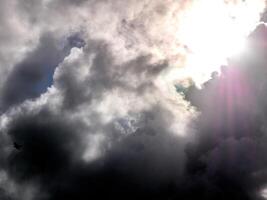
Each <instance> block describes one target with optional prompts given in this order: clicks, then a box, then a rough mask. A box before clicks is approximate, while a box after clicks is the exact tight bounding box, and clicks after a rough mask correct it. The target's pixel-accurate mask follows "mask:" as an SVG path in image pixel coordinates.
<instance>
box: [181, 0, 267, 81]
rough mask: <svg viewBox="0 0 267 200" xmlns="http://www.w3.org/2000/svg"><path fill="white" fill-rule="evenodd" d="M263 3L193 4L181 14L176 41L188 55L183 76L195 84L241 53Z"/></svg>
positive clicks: (209, 0)
mask: <svg viewBox="0 0 267 200" xmlns="http://www.w3.org/2000/svg"><path fill="white" fill-rule="evenodd" d="M264 7H265V3H264V1H263V0H246V1H245V0H235V1H233V0H232V1H230V0H229V1H226V0H225V1H223V0H197V1H194V3H193V4H192V6H191V7H190V8H189V10H188V11H187V12H186V13H185V17H184V20H183V21H182V22H181V24H180V31H179V37H180V39H181V40H182V43H183V44H185V46H186V48H187V50H188V55H187V59H186V60H187V61H186V64H185V65H186V68H185V69H186V70H187V73H188V74H189V76H190V77H191V78H193V80H194V81H195V82H196V83H197V84H199V83H202V82H203V81H205V80H207V77H209V76H210V73H211V72H212V71H214V70H218V69H219V67H220V66H221V65H222V64H225V63H226V61H227V58H229V57H230V56H233V55H237V54H239V53H241V52H242V51H243V50H244V49H245V47H246V37H247V35H248V34H249V33H250V32H251V31H252V30H253V28H255V25H256V24H257V22H259V20H260V14H261V12H262V11H263V10H264Z"/></svg>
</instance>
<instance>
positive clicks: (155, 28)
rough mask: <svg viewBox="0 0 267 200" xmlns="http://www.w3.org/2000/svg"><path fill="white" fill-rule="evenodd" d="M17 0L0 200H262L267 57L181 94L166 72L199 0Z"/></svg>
mask: <svg viewBox="0 0 267 200" xmlns="http://www.w3.org/2000/svg"><path fill="white" fill-rule="evenodd" d="M10 2H11V1H10ZM10 2H7V1H2V2H1V5H3V7H4V6H5V8H6V9H3V11H5V10H9V11H14V19H15V20H14V21H15V22H16V23H18V24H20V23H21V24H23V25H21V26H22V27H23V28H21V29H22V31H21V32H19V33H18V35H14V36H13V35H12V34H11V35H9V34H8V33H10V32H12V30H13V29H14V30H16V29H19V27H16V23H15V22H14V21H11V22H9V21H8V20H1V19H3V18H4V17H1V19H0V23H1V24H3V25H4V24H7V25H5V27H6V28H5V32H4V34H3V35H4V36H3V37H2V36H1V33H0V42H1V44H3V45H4V46H6V47H7V48H10V49H11V51H10V52H11V53H10V52H9V53H10V54H13V53H14V54H17V55H18V56H17V57H14V59H11V57H10V58H9V57H8V55H9V53H6V52H4V51H3V52H4V53H3V54H0V63H1V65H4V63H5V62H7V63H9V65H8V67H4V68H3V72H4V71H7V73H6V75H5V77H4V79H3V86H2V88H1V91H0V94H1V95H0V99H1V112H2V114H1V117H0V133H1V135H0V140H1V142H0V151H1V153H0V158H1V159H0V168H1V170H0V197H2V198H3V199H4V198H7V199H14V200H16V199H23V200H24V199H25V200H26V199H27V200H29V199H37V200H38V199H40V200H54V199H56V200H60V199H64V200H68V199H88V198H92V199H107V198H111V197H112V198H116V199H261V198H262V197H261V195H260V191H261V190H262V189H264V187H265V184H266V159H264V156H265V153H266V147H265V143H266V134H265V132H266V130H265V129H266V127H265V97H266V96H265V93H264V88H265V86H266V84H265V82H266V81H264V79H265V76H264V75H263V74H264V73H263V72H264V68H261V66H265V63H266V60H265V59H264V57H261V54H257V55H256V54H254V55H253V54H251V56H245V59H244V60H241V61H236V60H231V62H230V64H233V63H234V64H236V63H238V64H239V65H240V66H239V65H238V66H239V67H237V71H238V72H239V71H240V72H241V73H240V74H242V77H238V78H236V77H234V76H236V74H235V73H236V72H235V71H231V70H229V71H227V72H225V73H226V74H222V75H221V76H220V77H214V79H212V80H210V81H208V82H207V83H206V84H205V86H204V88H203V89H197V88H195V87H194V85H192V86H191V88H188V89H187V90H185V91H183V92H185V94H182V95H181V94H179V93H177V92H176V91H175V87H174V85H173V82H168V80H165V78H166V76H164V75H165V73H167V72H168V70H171V69H173V68H174V64H173V63H174V61H175V60H177V57H178V58H180V59H181V60H182V59H183V54H182V53H181V48H182V47H181V46H182V44H180V43H179V41H178V40H177V29H176V28H175V26H173V25H172V24H176V23H177V24H178V22H179V20H180V19H179V17H178V13H179V11H182V9H184V8H185V7H186V5H187V3H190V1H181V2H179V3H177V2H175V1H167V2H166V3H165V2H164V3H163V2H161V1H158V0H157V1H153V2H151V1H132V0H131V1H127V2H125V1H122V0H118V1H112V2H111V1H104V0H103V1H91V0H88V1H85V0H81V1H62V0H56V1H49V0H46V1H45V0H44V1H38V2H37V1H31V0H23V1H16V0H14V1H12V3H10ZM1 8H2V7H1ZM1 8H0V9H1ZM1 15H3V16H6V15H7V14H6V12H3V13H1ZM25 27H32V34H29V33H30V32H31V31H29V30H28V29H27V28H25ZM167 27H169V29H167ZM24 29H25V30H24ZM170 29H171V30H170ZM26 35H27V36H26ZM16 37H19V38H20V39H19V40H16V39H14V38H16ZM1 38H3V39H2V40H3V41H2V40H1ZM6 38H8V40H10V41H12V40H14V41H20V40H21V41H20V42H18V44H17V45H18V48H19V47H24V50H23V51H18V50H16V49H14V47H16V45H15V43H16V42H14V43H8V42H6V40H7V39H6ZM256 38H257V37H256ZM170 49H175V50H170ZM176 49H177V50H176ZM254 50H255V52H256V50H257V52H263V51H264V49H260V48H258V47H257V46H256V47H255V49H254ZM1 56H2V57H4V58H6V59H7V58H8V59H11V60H12V62H11V61H10V62H8V61H6V60H2V59H1ZM255 56H258V57H255ZM259 58H260V59H261V60H260V61H262V62H259ZM8 59H7V60H8ZM181 62H182V61H181ZM250 65H252V66H258V68H257V69H258V70H252V69H251V68H249V66H250ZM1 72H2V67H1ZM243 76H244V77H243ZM241 78H244V79H241ZM244 80H246V81H244ZM260 80H262V81H260ZM233 85H234V86H236V87H240V88H241V89H242V92H243V93H238V92H240V91H236V90H233V89H232V88H233V87H232V86H233ZM221 86H227V87H224V88H223V90H222V88H221ZM222 91H223V92H222ZM184 97H185V98H184ZM230 97H231V99H232V102H233V104H231V106H232V107H231V110H229V104H228V99H229V98H230ZM244 99H246V101H244ZM197 110H198V111H199V112H201V113H200V114H199V112H198V111H197ZM198 115H199V117H197V116H198ZM14 142H16V143H17V144H19V145H21V146H22V147H21V149H16V148H13V143H14ZM1 195H2V196H1Z"/></svg>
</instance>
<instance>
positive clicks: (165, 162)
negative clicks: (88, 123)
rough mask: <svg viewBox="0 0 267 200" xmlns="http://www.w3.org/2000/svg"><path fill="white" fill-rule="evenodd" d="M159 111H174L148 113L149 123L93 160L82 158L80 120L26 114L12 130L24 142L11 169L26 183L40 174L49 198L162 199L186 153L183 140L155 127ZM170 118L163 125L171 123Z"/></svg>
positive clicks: (11, 161) (146, 120)
mask: <svg viewBox="0 0 267 200" xmlns="http://www.w3.org/2000/svg"><path fill="white" fill-rule="evenodd" d="M158 112H161V116H160V117H163V116H165V115H168V113H166V114H165V113H164V112H165V111H164V110H162V108H159V107H158V108H154V109H153V110H151V111H147V112H146V113H143V121H142V123H143V125H142V126H140V128H139V129H138V130H137V131H136V132H135V133H134V134H131V135H129V136H126V137H124V138H122V139H121V140H115V141H111V142H112V148H111V149H109V150H108V151H107V152H106V155H105V156H104V157H103V158H101V159H99V160H97V161H95V162H92V163H85V162H84V161H82V160H81V159H79V156H78V155H80V153H81V150H82V147H83V146H84V145H83V141H82V140H81V138H80V137H81V135H79V128H80V127H81V126H79V125H78V124H77V123H75V124H68V123H67V121H66V120H63V119H62V118H60V117H59V116H52V115H51V113H49V112H47V111H41V112H40V113H38V114H37V115H32V114H29V115H25V114H23V115H22V116H18V117H17V118H16V119H14V121H13V122H12V124H11V126H10V128H9V131H8V133H9V134H10V136H11V137H12V139H13V140H14V141H18V142H19V143H21V144H22V145H23V147H22V150H21V151H16V150H14V152H13V153H12V154H11V155H10V158H9V165H8V171H9V173H10V174H11V177H12V178H14V179H15V180H17V181H18V182H19V183H20V184H23V183H24V182H25V181H29V180H32V181H35V180H38V181H39V183H41V188H42V190H43V191H45V192H47V194H48V195H49V198H48V199H58V200H59V199H73V198H75V199H87V198H98V199H104V198H108V197H110V196H112V197H116V198H117V199H124V198H127V199H136V198H142V199H143V198H144V197H147V198H155V199H162V198H164V196H165V195H168V190H169V189H170V190H171V189H172V187H173V185H175V184H176V183H177V182H179V178H180V177H181V174H182V171H183V159H184V153H183V151H182V145H181V142H182V140H181V141H179V140H177V138H176V137H175V136H174V135H172V134H170V133H168V132H166V130H164V129H163V128H162V130H155V129H154V128H153V126H152V124H151V123H152V121H153V120H154V119H153V118H154V117H155V116H157V115H158V114H159V113H158ZM164 121H165V120H164V119H163V120H162V124H161V127H164V126H165V124H164V123H167V124H168V122H167V121H166V122H164ZM66 123H67V124H68V125H67V126H66ZM167 124H166V125H167ZM174 152H175V153H174ZM158 195H159V196H158ZM37 199H38V196H37Z"/></svg>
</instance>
